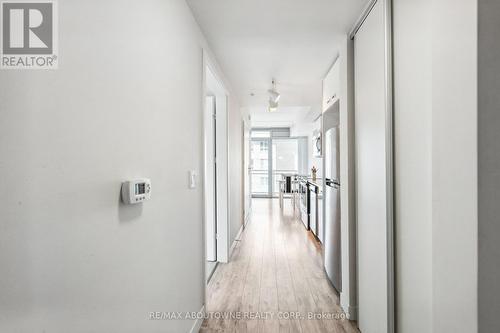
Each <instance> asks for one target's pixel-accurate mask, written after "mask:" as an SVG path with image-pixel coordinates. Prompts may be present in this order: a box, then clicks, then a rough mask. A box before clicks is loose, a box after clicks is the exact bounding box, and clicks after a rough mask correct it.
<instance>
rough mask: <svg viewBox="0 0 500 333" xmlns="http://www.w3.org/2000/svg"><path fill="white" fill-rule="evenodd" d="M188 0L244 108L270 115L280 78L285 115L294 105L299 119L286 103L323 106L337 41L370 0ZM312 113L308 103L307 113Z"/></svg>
mask: <svg viewBox="0 0 500 333" xmlns="http://www.w3.org/2000/svg"><path fill="white" fill-rule="evenodd" d="M187 2H188V4H189V6H190V7H191V9H192V11H193V14H194V16H195V18H196V20H197V21H198V24H199V25H200V27H201V29H202V31H203V33H204V34H205V36H206V38H207V40H208V42H209V44H210V46H211V48H212V50H213V52H214V53H215V56H216V57H217V60H218V62H219V63H220V65H221V67H222V70H223V71H224V74H225V75H226V76H227V78H228V79H229V81H230V83H231V85H232V87H233V89H234V90H235V92H236V94H237V95H238V98H239V100H240V103H241V105H242V107H248V108H249V110H251V114H252V115H254V114H259V113H261V115H260V116H259V117H261V118H262V117H264V118H265V117H266V116H265V115H263V114H262V113H263V111H264V110H265V108H266V106H267V103H268V94H267V89H269V88H270V87H271V79H272V78H276V81H277V90H278V91H279V92H280V93H281V95H282V96H281V100H280V108H281V109H282V110H281V113H283V112H285V113H283V114H282V115H281V117H285V118H286V111H287V110H289V111H290V113H291V114H290V119H295V118H296V117H297V115H296V112H298V111H297V110H298V109H293V108H292V109H288V108H286V107H299V106H301V107H311V108H313V109H317V110H319V109H320V105H321V81H322V78H323V77H324V76H325V74H326V73H327V71H328V69H329V67H330V66H331V65H332V63H333V61H334V60H335V57H336V55H337V53H338V47H337V43H338V41H339V40H340V38H342V37H343V36H345V34H346V33H348V30H349V29H350V28H351V27H352V25H353V23H354V22H355V20H356V19H357V18H358V16H359V14H360V13H361V11H362V9H363V7H364V5H365V4H366V3H367V0H187ZM251 93H254V94H255V96H251V95H250V94H251ZM259 110H260V111H259ZM308 112H309V111H306V109H305V108H302V111H301V114H303V116H306V115H307V114H308ZM269 117H271V118H272V117H277V116H276V115H274V116H273V115H272V114H269ZM253 118H254V119H255V117H253Z"/></svg>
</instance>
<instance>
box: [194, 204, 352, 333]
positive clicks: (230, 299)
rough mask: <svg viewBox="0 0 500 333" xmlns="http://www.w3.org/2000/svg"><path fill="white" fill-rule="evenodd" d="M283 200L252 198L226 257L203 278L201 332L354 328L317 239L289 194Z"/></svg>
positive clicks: (345, 332)
mask: <svg viewBox="0 0 500 333" xmlns="http://www.w3.org/2000/svg"><path fill="white" fill-rule="evenodd" d="M284 206H285V207H284V209H283V210H281V209H280V207H279V204H278V201H277V200H271V199H254V200H253V202H252V219H251V222H250V223H249V224H248V226H247V228H246V229H245V231H244V232H243V234H242V236H241V240H240V241H238V242H237V245H236V247H235V249H234V251H233V254H232V256H231V260H230V262H229V263H227V264H219V265H218V267H217V269H216V271H215V273H214V275H213V276H212V279H211V280H210V282H209V284H208V290H207V297H208V299H207V311H208V315H211V316H212V317H210V318H209V319H206V320H205V321H204V322H203V325H202V328H201V331H200V332H204V333H207V332H271V333H275V332H303V333H309V332H334V333H337V332H338V333H351V332H359V331H358V330H357V328H356V326H355V323H353V322H350V321H348V320H346V319H340V316H342V315H343V312H342V310H341V308H340V306H339V297H338V294H337V292H336V291H335V289H334V288H333V287H332V286H331V285H330V283H329V281H328V280H327V278H326V275H325V273H324V270H323V259H322V255H321V248H320V246H319V244H318V243H317V241H316V240H315V239H314V237H313V236H312V234H310V233H309V232H307V231H306V229H305V228H304V226H303V224H302V223H301V222H300V221H299V220H298V217H297V216H294V213H293V209H292V207H291V202H290V200H285V205H284ZM231 314H232V317H231ZM313 314H314V315H315V316H322V317H315V318H311V315H313ZM288 317H293V318H288Z"/></svg>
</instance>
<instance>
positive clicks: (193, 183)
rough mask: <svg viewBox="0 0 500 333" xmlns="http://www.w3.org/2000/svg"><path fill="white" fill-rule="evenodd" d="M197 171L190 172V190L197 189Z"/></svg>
mask: <svg viewBox="0 0 500 333" xmlns="http://www.w3.org/2000/svg"><path fill="white" fill-rule="evenodd" d="M196 177H197V174H196V171H194V170H189V185H188V186H189V188H190V189H195V188H196Z"/></svg>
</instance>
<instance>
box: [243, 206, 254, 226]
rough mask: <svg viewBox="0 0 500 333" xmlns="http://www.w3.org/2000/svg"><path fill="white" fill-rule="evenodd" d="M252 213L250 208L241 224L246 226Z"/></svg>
mask: <svg viewBox="0 0 500 333" xmlns="http://www.w3.org/2000/svg"><path fill="white" fill-rule="evenodd" d="M251 215H252V208H250V209H249V210H248V212H247V214H246V215H245V220H244V221H243V225H244V226H245V227H246V226H247V224H248V222H250V216H251Z"/></svg>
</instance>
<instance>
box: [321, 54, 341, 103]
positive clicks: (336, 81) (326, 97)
mask: <svg viewBox="0 0 500 333" xmlns="http://www.w3.org/2000/svg"><path fill="white" fill-rule="evenodd" d="M339 89H340V69H339V61H338V59H337V60H336V61H335V63H334V64H333V66H332V68H330V71H329V72H328V74H327V75H326V77H325V78H324V79H323V111H325V110H327V109H328V108H329V107H330V106H331V105H332V104H333V102H334V101H335V100H336V99H337V98H338V95H339Z"/></svg>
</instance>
